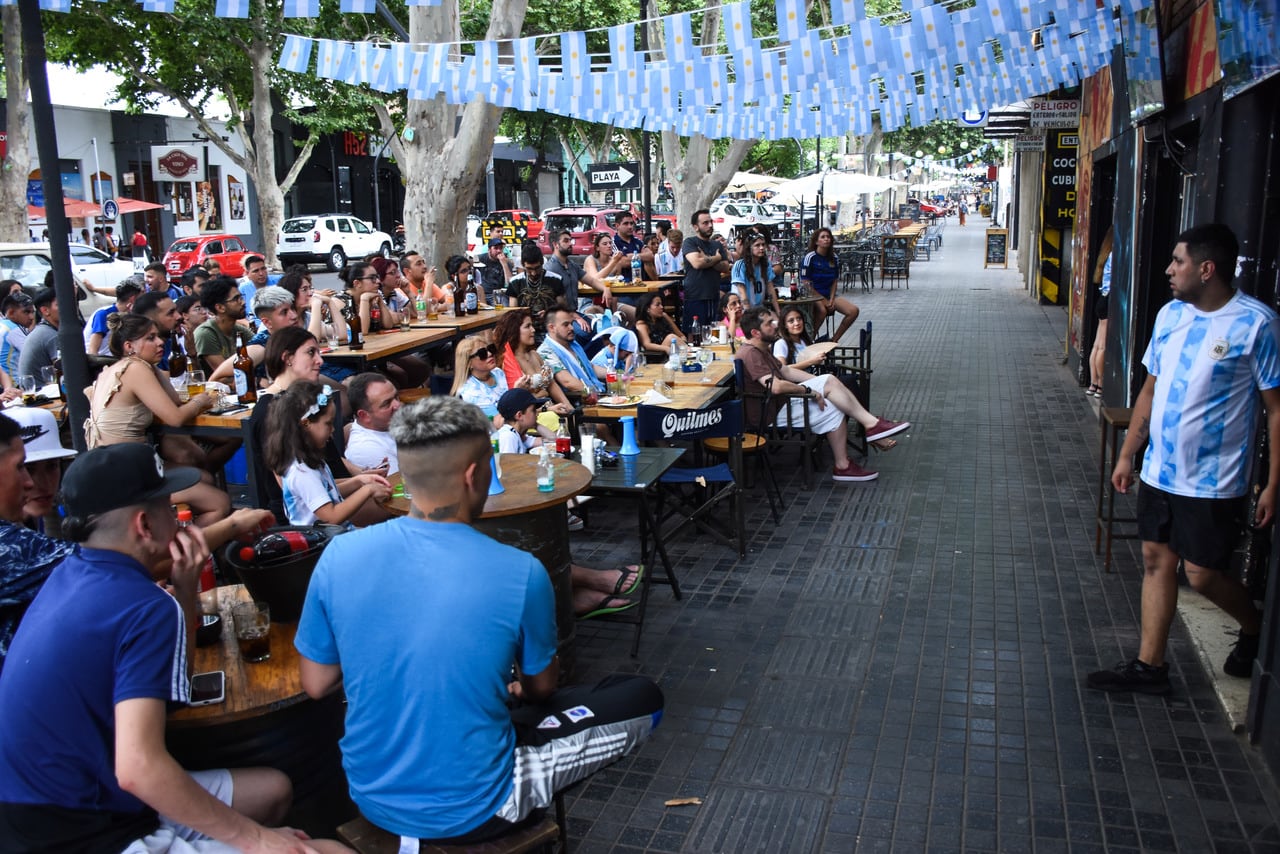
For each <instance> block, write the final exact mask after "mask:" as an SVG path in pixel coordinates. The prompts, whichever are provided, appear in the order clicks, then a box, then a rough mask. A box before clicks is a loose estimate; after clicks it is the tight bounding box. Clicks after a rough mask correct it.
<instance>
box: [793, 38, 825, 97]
mask: <svg viewBox="0 0 1280 854" xmlns="http://www.w3.org/2000/svg"><path fill="white" fill-rule="evenodd" d="M786 51H787V53H786V56H787V74H788V75H790V77H791V80H792V81H793V83H794V85H796V86H803V85H806V84H807V83H809V82H811V81H813V80H814V79H816V78H817V77H818V76H819V75H820V74H824V73H825V72H826V62H824V61H823V59H824V57H823V54H824V53H826V55H827V56H829V55H830V49H829V47H827V45H825V44H824V43H823V41H822V38H821V35H820V34H819V33H818V31H817V30H807V31H805V32H804V33H803V34H801V35H800V36H799V37H798V38H795V39H792V41H791V43H790V44H789V45H787V48H786Z"/></svg>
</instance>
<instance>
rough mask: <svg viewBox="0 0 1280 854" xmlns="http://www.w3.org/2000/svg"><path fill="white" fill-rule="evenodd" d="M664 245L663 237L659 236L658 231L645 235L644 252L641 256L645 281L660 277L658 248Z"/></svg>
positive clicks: (641, 267)
mask: <svg viewBox="0 0 1280 854" xmlns="http://www.w3.org/2000/svg"><path fill="white" fill-rule="evenodd" d="M661 246H662V238H660V237H658V234H657V232H650V233H648V234H646V235H645V236H644V249H645V251H644V253H643V254H642V255H641V256H640V269H641V270H642V271H643V275H644V281H646V282H652V281H654V280H655V279H657V278H658V249H659V248H660V247H661Z"/></svg>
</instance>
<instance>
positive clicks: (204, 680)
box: [187, 670, 227, 706]
mask: <svg viewBox="0 0 1280 854" xmlns="http://www.w3.org/2000/svg"><path fill="white" fill-rule="evenodd" d="M226 680H227V677H226V674H225V673H223V672H222V671H221V670H213V671H210V672H208V673H197V674H196V675H195V676H192V677H191V699H190V700H189V701H188V703H187V705H189V706H212V705H214V704H215V703H221V702H222V701H223V700H225V699H226V698H227V696H226Z"/></svg>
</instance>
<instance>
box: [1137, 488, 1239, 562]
mask: <svg viewBox="0 0 1280 854" xmlns="http://www.w3.org/2000/svg"><path fill="white" fill-rule="evenodd" d="M1248 506H1249V505H1248V497H1247V496H1243V495H1242V496H1240V497H1239V498H1188V497H1186V496H1184V495H1174V494H1172V493H1170V492H1165V491H1164V490H1162V489H1157V488H1156V487H1154V486H1151V485H1150V484H1148V483H1143V484H1141V485H1140V486H1139V487H1138V537H1139V538H1140V539H1142V540H1145V541H1147V542H1153V543H1164V544H1166V545H1168V546H1169V548H1170V549H1171V550H1172V551H1173V553H1174V554H1176V555H1178V557H1180V558H1182V559H1183V560H1185V561H1187V562H1189V563H1194V564H1195V565H1196V566H1203V567H1205V568H1206V569H1215V570H1218V571H1219V572H1223V571H1225V570H1226V569H1227V568H1228V567H1229V566H1230V565H1231V552H1232V551H1234V550H1235V547H1236V546H1237V545H1238V544H1239V542H1240V537H1241V535H1242V534H1243V533H1244V525H1245V518H1244V517H1245V512H1246V510H1247V509H1248Z"/></svg>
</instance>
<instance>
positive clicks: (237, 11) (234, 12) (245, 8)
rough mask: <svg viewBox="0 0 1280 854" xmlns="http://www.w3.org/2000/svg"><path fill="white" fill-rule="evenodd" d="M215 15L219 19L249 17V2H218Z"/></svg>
mask: <svg viewBox="0 0 1280 854" xmlns="http://www.w3.org/2000/svg"><path fill="white" fill-rule="evenodd" d="M213 14H214V15H216V16H217V17H219V18H247V17H249V0H217V2H216V3H214V5H213Z"/></svg>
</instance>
